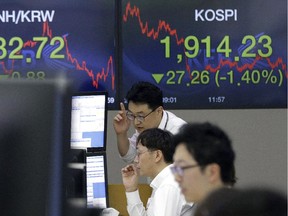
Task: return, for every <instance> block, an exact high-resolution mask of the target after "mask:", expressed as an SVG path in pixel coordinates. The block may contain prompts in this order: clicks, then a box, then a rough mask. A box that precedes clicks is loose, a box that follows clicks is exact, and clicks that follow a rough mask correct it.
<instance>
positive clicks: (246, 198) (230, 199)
mask: <svg viewBox="0 0 288 216" xmlns="http://www.w3.org/2000/svg"><path fill="white" fill-rule="evenodd" d="M195 216H287V197H286V196H285V195H284V194H283V193H282V192H279V191H276V190H274V189H271V188H263V187H262V188H261V187H248V188H244V189H228V188H225V187H224V188H221V189H218V190H216V191H213V192H212V193H211V194H209V196H208V197H206V198H205V199H204V200H203V201H202V202H201V203H200V204H199V206H198V207H197V209H196V211H195Z"/></svg>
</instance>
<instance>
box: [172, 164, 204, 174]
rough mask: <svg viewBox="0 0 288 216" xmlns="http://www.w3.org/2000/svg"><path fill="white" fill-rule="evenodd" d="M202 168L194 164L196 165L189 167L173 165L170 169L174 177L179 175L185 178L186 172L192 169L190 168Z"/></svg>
mask: <svg viewBox="0 0 288 216" xmlns="http://www.w3.org/2000/svg"><path fill="white" fill-rule="evenodd" d="M198 166H200V165H199V164H194V165H188V166H182V167H181V166H177V165H173V166H171V167H170V169H171V172H172V173H173V175H179V176H183V175H184V170H186V169H190V168H194V167H198Z"/></svg>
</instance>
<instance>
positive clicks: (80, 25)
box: [0, 0, 118, 108]
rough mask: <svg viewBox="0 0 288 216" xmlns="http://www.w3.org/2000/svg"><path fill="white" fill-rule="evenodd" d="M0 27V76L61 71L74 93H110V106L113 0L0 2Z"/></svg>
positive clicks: (112, 102) (36, 76) (112, 94)
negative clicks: (70, 83)
mask: <svg viewBox="0 0 288 216" xmlns="http://www.w3.org/2000/svg"><path fill="white" fill-rule="evenodd" d="M0 29H1V36H0V45H1V51H0V76H3V77H5V78H9V79H19V78H24V79H38V80H43V79H51V78H55V77H58V76H59V74H61V75H63V76H66V77H67V78H70V79H71V80H72V81H73V88H74V89H75V91H107V92H109V97H110V100H109V101H110V103H109V106H111V107H113V106H114V105H115V100H114V99H115V95H116V83H117V79H116V77H117V76H116V74H115V32H116V28H115V1H114V0H85V1H81V0H61V1H59V0H49V1H47V0H25V1H23V0H1V11H0ZM3 77H2V78H3ZM116 105H117V108H118V104H116Z"/></svg>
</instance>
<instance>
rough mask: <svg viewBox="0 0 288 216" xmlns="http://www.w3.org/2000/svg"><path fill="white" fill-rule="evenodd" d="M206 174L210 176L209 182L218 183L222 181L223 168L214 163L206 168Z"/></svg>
mask: <svg viewBox="0 0 288 216" xmlns="http://www.w3.org/2000/svg"><path fill="white" fill-rule="evenodd" d="M206 174H207V176H208V179H209V182H211V183H216V182H219V181H222V180H221V168H220V166H219V165H218V164H216V163H212V164H208V165H207V167H206Z"/></svg>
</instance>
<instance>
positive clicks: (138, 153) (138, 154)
mask: <svg viewBox="0 0 288 216" xmlns="http://www.w3.org/2000/svg"><path fill="white" fill-rule="evenodd" d="M148 151H149V149H148V150H146V151H143V152H138V151H137V153H136V155H137V157H140V155H142V154H144V153H146V152H148Z"/></svg>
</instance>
